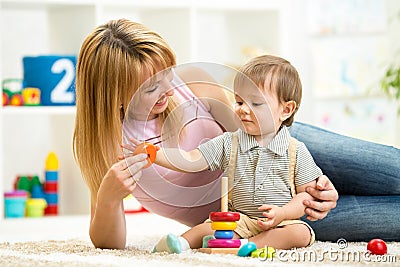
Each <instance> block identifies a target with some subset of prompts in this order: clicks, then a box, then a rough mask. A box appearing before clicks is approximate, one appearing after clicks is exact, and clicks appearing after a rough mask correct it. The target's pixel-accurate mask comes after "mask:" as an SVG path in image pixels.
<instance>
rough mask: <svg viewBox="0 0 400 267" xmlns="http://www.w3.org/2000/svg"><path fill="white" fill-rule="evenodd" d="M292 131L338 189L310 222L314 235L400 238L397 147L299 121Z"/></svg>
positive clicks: (328, 238) (399, 153)
mask: <svg viewBox="0 0 400 267" xmlns="http://www.w3.org/2000/svg"><path fill="white" fill-rule="evenodd" d="M290 132H291V134H292V136H293V137H295V138H297V139H298V140H300V141H301V142H303V143H304V144H305V145H306V146H307V148H308V149H309V151H310V153H311V154H312V156H313V157H314V160H315V162H316V163H317V165H318V166H319V167H320V168H321V169H322V172H323V173H324V174H325V175H326V176H328V178H329V179H330V180H331V181H332V183H333V184H334V186H335V187H336V189H337V191H338V192H339V200H338V203H337V207H336V208H335V209H333V210H332V211H331V212H329V214H328V216H327V217H326V218H325V219H323V220H320V221H317V222H308V223H309V224H310V225H311V227H312V228H313V229H314V231H315V233H316V238H317V240H324V241H336V240H337V239H339V238H345V239H346V240H347V241H369V240H371V239H372V238H381V239H383V240H386V241H400V149H397V148H394V147H390V146H386V145H381V144H376V143H372V142H367V141H363V140H359V139H355V138H351V137H347V136H343V135H340V134H336V133H333V132H330V131H326V130H324V129H321V128H318V127H315V126H311V125H308V124H305V123H300V122H295V123H294V124H293V125H292V127H290Z"/></svg>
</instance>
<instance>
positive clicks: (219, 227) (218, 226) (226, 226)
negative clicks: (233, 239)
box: [211, 222, 237, 230]
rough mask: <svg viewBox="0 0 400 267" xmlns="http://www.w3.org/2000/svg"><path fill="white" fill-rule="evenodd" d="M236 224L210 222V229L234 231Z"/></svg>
mask: <svg viewBox="0 0 400 267" xmlns="http://www.w3.org/2000/svg"><path fill="white" fill-rule="evenodd" d="M236 226H237V223H236V222H212V223H211V229H213V230H235V229H236Z"/></svg>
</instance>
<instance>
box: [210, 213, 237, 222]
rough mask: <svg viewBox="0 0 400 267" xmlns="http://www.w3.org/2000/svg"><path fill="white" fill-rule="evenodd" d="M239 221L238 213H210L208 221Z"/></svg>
mask: <svg viewBox="0 0 400 267" xmlns="http://www.w3.org/2000/svg"><path fill="white" fill-rule="evenodd" d="M239 219H240V214H239V213H238V212H210V220H211V221H213V222H236V221H239Z"/></svg>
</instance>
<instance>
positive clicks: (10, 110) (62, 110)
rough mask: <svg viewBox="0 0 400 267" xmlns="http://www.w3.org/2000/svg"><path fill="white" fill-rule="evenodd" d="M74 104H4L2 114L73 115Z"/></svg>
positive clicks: (74, 110)
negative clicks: (17, 105) (18, 105)
mask: <svg viewBox="0 0 400 267" xmlns="http://www.w3.org/2000/svg"><path fill="white" fill-rule="evenodd" d="M75 112H76V108H75V106H20V107H16V106H5V107H3V116H8V115H24V116H25V115H29V116H32V115H46V116H47V115H75Z"/></svg>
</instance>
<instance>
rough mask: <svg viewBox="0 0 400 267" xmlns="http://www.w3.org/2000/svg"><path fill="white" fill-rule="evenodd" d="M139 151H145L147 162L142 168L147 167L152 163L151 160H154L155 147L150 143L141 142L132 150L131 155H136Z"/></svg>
mask: <svg viewBox="0 0 400 267" xmlns="http://www.w3.org/2000/svg"><path fill="white" fill-rule="evenodd" d="M140 153H145V154H147V161H148V162H149V163H148V164H147V165H146V166H144V168H148V167H150V166H151V164H153V162H154V161H155V160H156V155H157V149H156V147H155V146H154V145H153V144H152V143H147V142H144V143H141V144H140V145H138V146H137V147H136V149H135V151H134V152H133V155H137V154H140Z"/></svg>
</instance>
